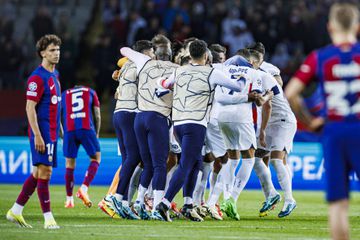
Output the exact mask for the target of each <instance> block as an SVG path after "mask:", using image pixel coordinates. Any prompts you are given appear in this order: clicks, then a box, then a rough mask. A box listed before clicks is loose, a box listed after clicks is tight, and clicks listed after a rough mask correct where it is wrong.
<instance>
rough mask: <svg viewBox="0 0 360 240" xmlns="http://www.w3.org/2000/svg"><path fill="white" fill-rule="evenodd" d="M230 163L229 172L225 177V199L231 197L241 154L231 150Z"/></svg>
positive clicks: (228, 165)
mask: <svg viewBox="0 0 360 240" xmlns="http://www.w3.org/2000/svg"><path fill="white" fill-rule="evenodd" d="M228 153H229V161H228V164H227V171H226V172H225V175H224V199H228V198H229V197H230V195H231V192H232V190H233V186H234V180H235V171H236V168H237V166H238V165H239V162H240V152H239V151H236V150H235V151H234V150H229V151H228Z"/></svg>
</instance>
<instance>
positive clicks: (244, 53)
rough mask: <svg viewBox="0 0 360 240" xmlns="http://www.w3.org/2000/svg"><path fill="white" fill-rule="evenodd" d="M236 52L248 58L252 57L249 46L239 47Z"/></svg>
mask: <svg viewBox="0 0 360 240" xmlns="http://www.w3.org/2000/svg"><path fill="white" fill-rule="evenodd" d="M235 54H236V55H239V56H242V57H244V58H245V59H246V60H249V59H250V50H249V49H247V48H243V49H239V50H237V51H236V53H235Z"/></svg>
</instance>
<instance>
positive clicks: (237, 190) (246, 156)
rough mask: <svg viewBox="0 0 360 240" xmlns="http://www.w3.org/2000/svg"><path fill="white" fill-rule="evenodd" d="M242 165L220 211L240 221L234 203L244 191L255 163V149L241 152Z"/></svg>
mask: <svg viewBox="0 0 360 240" xmlns="http://www.w3.org/2000/svg"><path fill="white" fill-rule="evenodd" d="M241 156H242V163H241V167H240V169H239V171H238V173H237V174H236V177H235V183H234V187H233V189H232V192H231V195H230V196H231V197H230V198H228V199H226V200H225V201H224V202H223V203H222V204H221V210H222V211H224V212H225V213H226V214H227V215H228V216H229V217H231V218H233V219H236V220H240V215H239V214H238V212H237V207H236V202H237V199H238V198H239V195H240V194H241V192H242V190H243V189H244V187H245V185H246V184H247V182H248V181H249V178H250V175H251V171H252V169H253V167H254V163H255V149H254V148H250V149H249V150H245V151H241Z"/></svg>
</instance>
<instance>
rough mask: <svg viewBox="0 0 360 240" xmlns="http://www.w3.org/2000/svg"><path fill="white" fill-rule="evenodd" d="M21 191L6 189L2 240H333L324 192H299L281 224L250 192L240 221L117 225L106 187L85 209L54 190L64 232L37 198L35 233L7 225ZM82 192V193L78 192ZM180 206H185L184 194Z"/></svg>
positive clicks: (2, 189) (354, 232)
mask: <svg viewBox="0 0 360 240" xmlns="http://www.w3.org/2000/svg"><path fill="white" fill-rule="evenodd" d="M20 188H21V185H0V215H1V218H0V239H3V240H12V239H36V240H42V239H44V240H45V239H46V240H52V239H64V240H70V239H76V240H82V239H84V240H92V239H299V240H300V239H329V234H328V226H327V205H326V204H325V202H324V194H323V193H322V192H305V191H295V192H294V197H295V198H296V200H297V203H298V208H297V209H295V211H294V212H293V213H292V214H291V215H290V216H289V217H287V218H284V219H278V218H277V213H278V212H279V210H280V207H281V206H282V203H281V204H280V206H278V207H277V208H276V209H275V210H274V211H273V212H271V214H270V215H269V216H267V217H265V218H259V217H258V210H259V207H260V205H261V202H262V200H263V195H262V193H261V192H260V191H244V192H243V193H242V194H241V196H240V198H239V200H238V210H239V213H240V216H241V220H240V221H233V220H229V219H227V218H225V219H224V221H221V222H220V221H215V220H211V219H206V220H205V221H204V222H202V223H196V222H190V221H187V220H176V221H174V222H172V223H168V222H159V221H131V220H119V219H111V218H109V217H107V216H106V215H105V214H104V213H102V212H101V211H100V210H99V209H97V206H96V205H97V203H98V201H99V200H100V199H101V198H102V197H103V195H104V193H105V192H106V190H107V188H106V187H95V186H94V187H91V188H90V194H91V195H90V196H91V198H92V200H93V202H94V206H93V207H92V208H90V209H85V208H84V207H83V206H82V204H81V202H80V201H79V200H78V199H76V200H75V208H74V209H65V208H64V205H63V204H64V199H65V189H64V186H51V189H50V193H51V204H52V211H53V213H54V216H55V219H56V220H57V223H58V224H59V225H60V226H61V229H59V230H52V231H51V230H44V229H43V216H42V213H41V209H40V206H39V203H38V199H37V194H36V192H35V193H34V195H33V196H32V198H31V199H30V201H29V203H28V204H27V206H26V207H25V209H24V217H25V219H26V220H27V222H28V223H30V224H32V226H33V229H22V228H18V227H17V226H16V225H15V224H13V223H10V222H8V221H7V220H6V219H5V214H6V211H7V210H8V209H9V208H10V207H11V206H12V204H13V202H14V200H15V199H16V197H17V194H18V193H19V191H20ZM75 190H76V189H75ZM177 202H178V203H179V205H181V203H182V198H181V195H180V194H178V196H177ZM350 221H351V237H352V239H360V194H359V193H353V194H352V200H351V208H350Z"/></svg>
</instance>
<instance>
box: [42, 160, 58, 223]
mask: <svg viewBox="0 0 360 240" xmlns="http://www.w3.org/2000/svg"><path fill="white" fill-rule="evenodd" d="M37 170H38V182H37V194H38V197H39V201H40V205H41V209H42V211H43V214H44V219H45V224H44V228H46V229H57V228H59V226H58V225H57V224H56V222H55V219H54V216H53V214H52V212H51V207H50V192H49V181H50V178H51V174H52V166H47V165H43V164H40V165H38V168H37Z"/></svg>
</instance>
